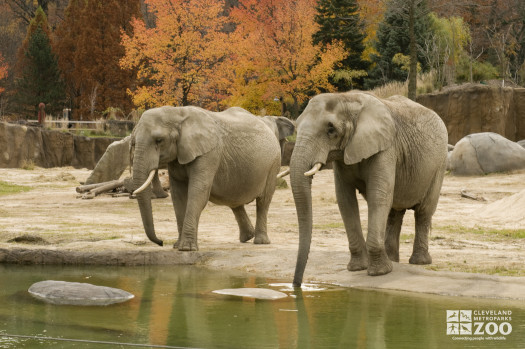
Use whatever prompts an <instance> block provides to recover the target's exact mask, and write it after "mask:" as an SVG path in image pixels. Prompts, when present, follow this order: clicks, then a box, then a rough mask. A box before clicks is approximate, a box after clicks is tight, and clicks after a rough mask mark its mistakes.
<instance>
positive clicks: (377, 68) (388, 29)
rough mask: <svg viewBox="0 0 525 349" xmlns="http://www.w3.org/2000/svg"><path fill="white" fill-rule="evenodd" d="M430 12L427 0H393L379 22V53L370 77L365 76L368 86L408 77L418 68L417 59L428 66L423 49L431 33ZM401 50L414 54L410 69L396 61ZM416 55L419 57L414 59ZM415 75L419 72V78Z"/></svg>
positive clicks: (374, 58)
mask: <svg viewBox="0 0 525 349" xmlns="http://www.w3.org/2000/svg"><path fill="white" fill-rule="evenodd" d="M428 14H429V12H428V10H427V6H426V2H425V1H424V0H410V1H403V0H390V1H389V3H388V4H387V9H386V12H385V15H384V19H383V21H382V22H381V23H380V24H379V29H378V31H377V41H376V44H375V47H376V50H377V52H378V54H376V55H372V62H373V63H374V67H373V68H372V70H371V71H370V72H369V78H367V79H366V80H365V87H367V88H374V87H376V86H380V85H384V84H386V83H387V82H389V81H392V80H394V81H403V80H406V79H407V78H409V73H410V72H412V71H414V72H417V63H419V64H420V65H421V68H422V69H423V71H425V70H427V69H428V64H427V62H426V60H425V57H424V55H423V50H422V49H421V48H422V47H423V46H424V44H425V41H426V40H427V38H428V36H429V33H430V22H429V16H428ZM411 33H412V34H413V35H412V36H411ZM411 38H412V40H411ZM411 42H412V49H411ZM398 53H402V54H403V55H405V56H409V57H410V67H409V71H408V72H407V71H406V69H403V67H402V66H400V65H399V64H396V63H394V62H393V61H392V60H393V58H394V56H395V55H396V54H398ZM414 56H415V57H416V58H417V59H416V60H414V59H413V57H414ZM413 61H414V62H413ZM415 75H416V74H415V73H414V74H412V78H414V79H415V78H416V76H415ZM409 85H410V84H409ZM409 87H410V86H409ZM413 89H415V86H413ZM409 90H410V88H409ZM409 92H410V91H409Z"/></svg>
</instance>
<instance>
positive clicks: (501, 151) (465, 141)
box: [447, 132, 525, 175]
mask: <svg viewBox="0 0 525 349" xmlns="http://www.w3.org/2000/svg"><path fill="white" fill-rule="evenodd" d="M447 167H448V169H449V170H450V171H451V172H452V174H454V175H484V174H488V173H495V172H506V171H513V170H519V169H524V168H525V148H522V147H521V146H519V145H518V144H517V143H516V142H512V141H510V140H508V139H506V138H505V137H503V136H500V135H499V134H497V133H492V132H483V133H474V134H471V135H468V136H466V137H463V138H462V139H461V140H460V141H459V142H458V143H457V144H456V146H455V147H454V150H453V151H452V152H451V153H450V157H449V162H448V166H447Z"/></svg>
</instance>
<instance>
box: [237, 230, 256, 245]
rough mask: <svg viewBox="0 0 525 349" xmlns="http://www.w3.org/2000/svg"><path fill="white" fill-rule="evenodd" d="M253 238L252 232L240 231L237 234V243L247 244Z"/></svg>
mask: <svg viewBox="0 0 525 349" xmlns="http://www.w3.org/2000/svg"><path fill="white" fill-rule="evenodd" d="M254 236H255V233H254V231H253V230H248V231H243V230H241V232H240V234H239V241H240V242H248V241H250V240H251V239H253V237H254Z"/></svg>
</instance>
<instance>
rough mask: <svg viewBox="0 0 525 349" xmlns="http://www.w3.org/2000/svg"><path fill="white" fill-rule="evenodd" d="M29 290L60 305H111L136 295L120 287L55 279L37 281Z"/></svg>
mask: <svg viewBox="0 0 525 349" xmlns="http://www.w3.org/2000/svg"><path fill="white" fill-rule="evenodd" d="M28 291H29V293H30V294H31V295H32V296H33V297H35V298H38V299H40V300H43V301H45V302H47V303H51V304H58V305H65V304H67V305H109V304H114V303H122V302H125V301H127V300H130V299H132V298H133V297H135V296H134V295H132V294H131V293H129V292H126V291H124V290H120V289H118V288H112V287H106V286H96V285H92V284H88V283H80V282H66V281H54V280H46V281H40V282H37V283H35V284H33V285H31V287H30V288H29V290H28Z"/></svg>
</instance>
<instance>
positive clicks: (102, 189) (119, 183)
mask: <svg viewBox="0 0 525 349" xmlns="http://www.w3.org/2000/svg"><path fill="white" fill-rule="evenodd" d="M123 185H124V180H118V181H111V182H107V183H106V184H104V185H102V186H100V187H97V188H94V189H91V190H90V191H89V192H90V193H92V194H94V195H95V196H97V195H99V194H102V193H104V192H106V191H110V190H113V189H115V188H118V187H122V186H123Z"/></svg>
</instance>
